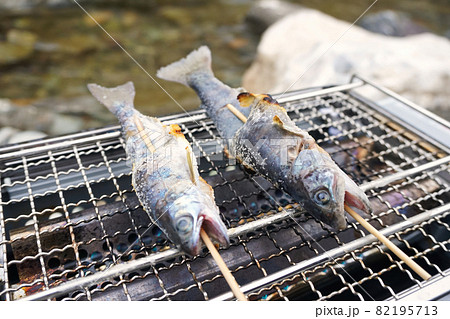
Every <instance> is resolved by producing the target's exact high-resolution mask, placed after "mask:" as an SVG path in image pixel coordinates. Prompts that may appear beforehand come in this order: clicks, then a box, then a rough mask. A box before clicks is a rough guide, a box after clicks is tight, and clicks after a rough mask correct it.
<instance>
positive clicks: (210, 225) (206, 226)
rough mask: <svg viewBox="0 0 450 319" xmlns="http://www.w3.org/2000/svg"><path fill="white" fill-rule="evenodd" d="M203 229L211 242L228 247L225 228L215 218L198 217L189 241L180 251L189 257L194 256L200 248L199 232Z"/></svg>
mask: <svg viewBox="0 0 450 319" xmlns="http://www.w3.org/2000/svg"><path fill="white" fill-rule="evenodd" d="M201 229H203V230H204V231H205V233H206V234H207V235H208V236H209V238H211V240H212V241H215V242H217V243H219V244H220V245H221V246H223V247H228V246H229V245H230V239H229V237H228V233H227V228H226V227H225V225H224V224H223V222H222V221H221V220H220V217H219V216H217V217H215V216H213V217H211V216H208V215H200V216H199V217H198V219H197V223H196V226H195V229H194V230H193V232H192V236H191V239H190V240H189V241H188V242H187V243H186V244H184V245H181V246H182V247H181V248H182V249H183V250H184V251H185V252H186V253H188V254H189V255H190V256H196V255H198V254H199V253H200V251H201V248H202V240H201V239H200V231H201Z"/></svg>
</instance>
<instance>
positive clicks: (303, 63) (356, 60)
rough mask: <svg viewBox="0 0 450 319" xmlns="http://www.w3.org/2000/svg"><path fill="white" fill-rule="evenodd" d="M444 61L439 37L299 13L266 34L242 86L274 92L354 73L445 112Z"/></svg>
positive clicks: (446, 49) (446, 46) (447, 46)
mask: <svg viewBox="0 0 450 319" xmlns="http://www.w3.org/2000/svg"><path fill="white" fill-rule="evenodd" d="M344 33H345V34H344ZM342 34H344V35H343V36H342ZM341 36H342V38H340V37H341ZM449 56H450V42H449V40H447V39H446V38H443V37H439V36H436V35H433V34H430V33H423V34H419V35H413V36H408V37H404V38H398V37H395V38H394V37H388V36H384V35H380V34H375V33H372V32H369V31H366V30H364V29H362V28H360V27H358V26H353V27H350V24H349V23H347V22H344V21H340V20H337V19H335V18H333V17H330V16H328V15H326V14H323V13H321V12H319V11H316V10H311V9H304V10H301V11H298V12H295V13H292V14H291V15H288V16H286V17H285V18H283V19H281V20H279V21H278V22H276V23H275V24H273V25H272V26H271V27H269V29H267V30H266V32H265V33H264V34H263V37H262V39H261V42H260V44H259V46H258V50H257V57H256V59H255V61H254V63H253V64H252V65H251V67H250V68H249V69H248V70H247V72H246V73H245V75H244V78H243V87H245V88H246V89H248V90H250V91H253V92H268V93H278V92H283V91H285V90H286V89H288V88H289V89H290V90H293V89H299V88H305V87H311V86H322V85H327V84H339V83H346V82H348V81H349V79H350V76H351V74H353V73H357V74H360V75H362V76H365V77H367V78H369V79H371V80H373V81H375V82H377V83H379V84H381V85H384V86H386V87H388V88H390V89H392V90H394V91H396V92H397V93H399V94H401V95H403V96H405V97H406V98H409V99H410V100H412V101H414V102H416V103H418V104H420V105H422V106H424V107H427V108H438V107H440V108H442V107H444V108H446V109H448V108H450V105H449V103H450V102H449V101H450V99H449V97H450V91H449V90H448V88H449V86H450V63H449V62H448V61H449V60H448V59H449ZM442 103H444V104H445V105H444V106H443V105H442Z"/></svg>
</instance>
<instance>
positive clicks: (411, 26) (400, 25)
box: [358, 10, 429, 37]
mask: <svg viewBox="0 0 450 319" xmlns="http://www.w3.org/2000/svg"><path fill="white" fill-rule="evenodd" d="M358 25H359V26H361V27H363V28H364V29H366V30H369V31H372V32H375V33H380V34H383V35H388V36H394V37H404V36H407V35H413V34H419V33H424V32H428V31H429V30H428V29H427V28H425V27H423V26H421V25H419V24H417V23H415V22H414V21H413V20H412V19H411V18H410V17H409V16H408V15H407V14H405V13H402V12H397V11H392V10H384V11H380V12H377V13H370V14H367V15H366V16H364V17H363V18H362V19H361V20H360V21H359V22H358Z"/></svg>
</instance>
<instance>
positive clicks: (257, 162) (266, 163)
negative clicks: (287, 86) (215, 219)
mask: <svg viewBox="0 0 450 319" xmlns="http://www.w3.org/2000/svg"><path fill="white" fill-rule="evenodd" d="M238 99H239V101H240V102H241V103H242V105H248V106H250V107H251V112H250V116H249V117H248V119H247V122H246V123H245V124H244V125H243V126H242V127H241V128H240V129H239V130H238V131H237V132H236V135H235V139H234V141H233V142H234V147H235V155H236V159H238V160H239V161H240V162H241V163H242V164H243V165H244V166H245V167H248V168H250V169H252V170H254V171H256V172H259V173H260V174H262V175H264V176H265V177H266V178H267V179H269V180H270V181H271V182H272V183H274V184H277V185H278V186H280V187H281V188H283V189H284V190H286V192H288V193H289V194H290V195H291V196H292V197H293V199H294V200H296V201H298V202H299V203H300V204H301V205H302V206H304V207H305V208H306V209H307V210H308V212H310V213H311V214H312V215H314V216H315V217H316V218H318V219H320V220H322V221H323V222H324V223H326V224H327V225H330V226H331V227H333V228H336V229H342V228H345V227H346V221H345V217H344V216H345V210H344V202H346V203H347V204H348V205H349V206H352V207H354V208H357V209H359V210H361V211H363V212H369V211H370V203H369V200H368V199H367V197H366V195H365V194H364V192H363V191H361V190H360V189H359V188H358V186H357V185H356V184H355V183H354V182H353V181H352V180H351V179H350V177H348V175H346V174H345V173H344V172H343V171H342V170H341V169H340V168H339V167H338V166H337V165H336V163H335V162H334V161H333V160H332V159H331V157H330V155H329V154H328V153H327V152H326V151H325V150H323V149H322V148H321V147H320V146H319V145H317V143H316V141H315V140H314V139H313V138H312V137H311V136H310V135H309V134H308V133H307V132H305V131H303V130H301V129H300V128H298V127H297V126H296V125H295V123H294V122H293V121H292V120H291V119H290V118H289V116H288V114H287V113H286V110H285V109H284V108H283V107H281V106H279V105H278V103H277V101H275V100H274V99H272V97H271V96H270V95H264V94H251V93H241V94H239V96H238Z"/></svg>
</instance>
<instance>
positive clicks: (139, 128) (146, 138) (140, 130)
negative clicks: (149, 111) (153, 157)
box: [134, 116, 156, 153]
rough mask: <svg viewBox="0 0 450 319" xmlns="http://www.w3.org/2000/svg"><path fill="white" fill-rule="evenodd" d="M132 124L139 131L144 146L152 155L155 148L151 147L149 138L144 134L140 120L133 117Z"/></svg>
mask: <svg viewBox="0 0 450 319" xmlns="http://www.w3.org/2000/svg"><path fill="white" fill-rule="evenodd" d="M134 124H136V127H137V129H138V131H139V135H140V136H141V138H142V139H143V140H144V142H145V145H147V147H148V149H149V150H150V152H152V153H154V152H155V151H156V148H155V147H154V146H153V144H152V141H151V140H150V138H149V137H148V136H147V135H145V134H144V126H143V125H142V122H141V120H140V119H139V118H138V117H137V116H135V117H134Z"/></svg>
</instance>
